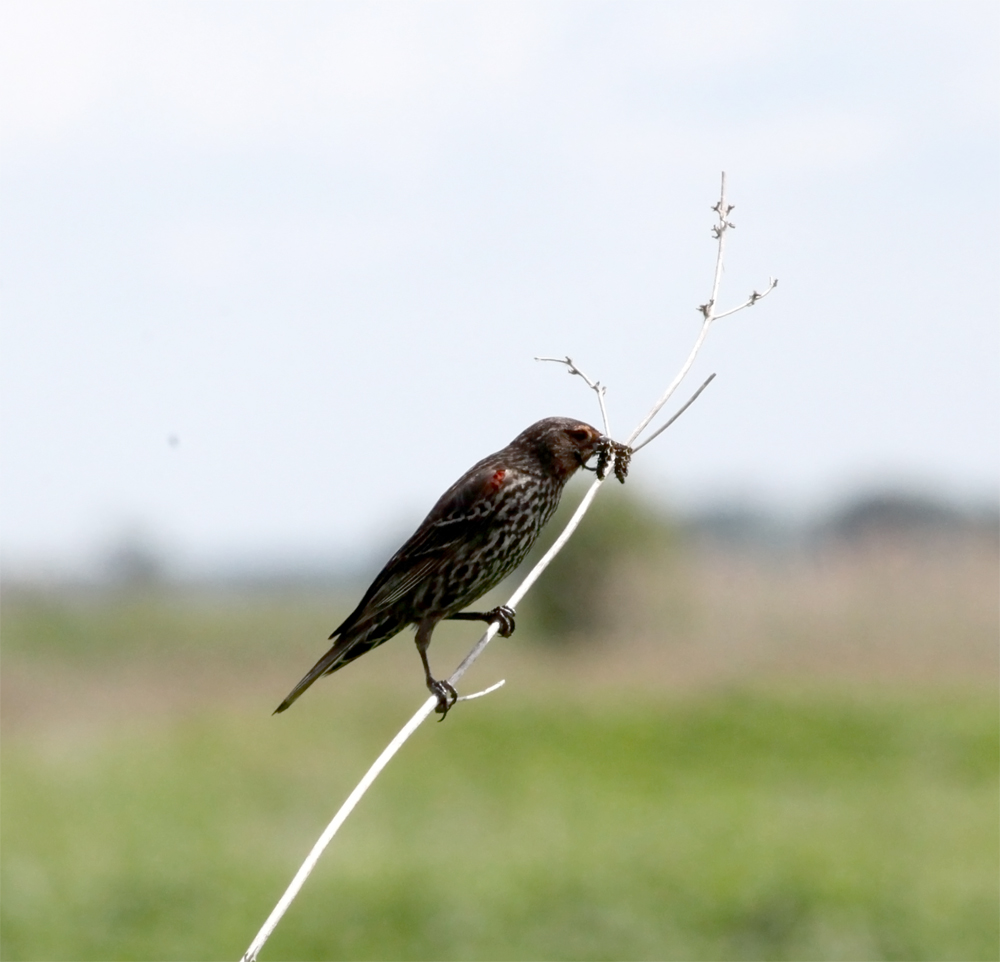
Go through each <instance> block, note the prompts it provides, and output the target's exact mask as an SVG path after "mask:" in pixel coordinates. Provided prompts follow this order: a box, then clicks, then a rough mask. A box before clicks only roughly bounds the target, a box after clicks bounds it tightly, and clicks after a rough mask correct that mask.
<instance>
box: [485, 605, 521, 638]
mask: <svg viewBox="0 0 1000 962" xmlns="http://www.w3.org/2000/svg"><path fill="white" fill-rule="evenodd" d="M485 617H486V620H487V621H488V622H489V623H490V624H493V622H494V621H495V622H497V624H499V625H500V627H499V628H498V629H497V634H498V635H499V636H500V637H501V638H509V637H510V636H511V635H512V634H514V609H513V608H508V607H507V606H506V605H498V606H497V607H496V608H491V609H490V610H489V611H487V612H486V616H485Z"/></svg>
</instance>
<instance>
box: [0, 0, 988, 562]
mask: <svg viewBox="0 0 1000 962" xmlns="http://www.w3.org/2000/svg"><path fill="white" fill-rule="evenodd" d="M998 10H1000V7H998V6H997V5H996V4H995V3H960V2H954V0H949V2H948V3H919V2H908V3H883V2H872V0H866V2H863V3H846V2H838V3H750V2H741V3H707V2H699V3H697V4H689V3H648V4H647V3H629V2H617V3H586V2H573V3H566V4H562V3H530V4H518V3H503V4H493V3H486V2H479V3H474V4H470V3H461V4H449V3H433V4H421V3H417V2H406V3H400V4H394V3H390V4H382V3H362V4H354V3H343V4H341V3H308V2H307V3H299V2H283V3H265V4H257V3H248V2H244V3H212V2H199V3H191V4H188V3H175V2H161V3H131V2H129V3H111V4H103V3H87V2H74V3H67V4H48V3H43V2H37V0H32V2H29V3H12V2H7V3H5V4H4V6H3V12H2V23H0V96H2V108H0V110H2V113H0V127H2V136H3V144H2V150H3V156H2V161H3V163H2V181H0V187H2V211H0V213H2V222H0V225H2V247H0V271H2V274H0V282H2V312H3V352H2V362H0V363H2V368H0V374H2V390H3V411H2V416H3V422H2V431H3V437H2V441H3V448H2V453H3V505H2V507H3V518H2V520H3V539H4V545H3V559H4V563H5V565H6V566H7V568H8V570H27V569H29V568H31V569H33V570H34V569H38V568H39V566H45V565H49V566H56V567H58V566H64V567H65V566H73V565H76V566H80V565H86V564H87V563H89V561H88V559H91V558H93V557H95V555H96V553H98V552H99V551H100V550H102V547H103V546H106V545H107V544H109V543H111V542H113V541H114V539H116V538H118V537H120V536H121V535H122V533H123V532H128V531H138V532H144V533H145V534H146V535H147V536H148V537H149V538H151V539H152V540H153V541H155V542H156V543H158V544H160V545H162V546H163V547H164V548H165V549H167V550H169V551H170V552H172V553H173V556H174V557H175V558H176V559H178V560H179V561H180V562H186V563H190V564H194V565H198V564H208V563H214V562H217V561H221V560H226V559H244V560H246V559H250V558H253V559H266V558H274V559H278V558H290V557H293V556H295V555H296V554H300V553H305V554H313V555H319V554H325V553H331V554H343V553H345V552H351V551H355V550H356V551H358V552H362V551H364V550H366V547H365V546H367V545H369V544H371V543H372V542H374V541H377V540H379V539H382V538H384V537H386V532H387V531H389V530H393V529H395V530H401V529H405V528H407V527H410V526H412V525H413V524H415V523H416V522H417V521H418V520H419V519H420V517H422V516H423V513H424V512H425V511H426V510H427V509H428V508H429V507H430V505H431V504H432V503H433V502H434V500H435V499H436V498H437V496H438V495H439V494H440V492H441V491H443V490H444V489H445V488H446V487H447V486H448V485H449V484H450V483H451V482H452V481H453V480H454V479H455V478H456V477H457V476H458V475H459V474H460V473H461V472H462V471H464V470H465V469H466V468H467V467H468V466H469V465H470V464H471V463H472V462H474V461H476V460H477V459H478V458H480V457H482V456H483V455H485V454H487V453H489V452H490V451H492V450H495V449H497V448H499V447H501V446H502V445H504V444H505V443H506V442H507V441H509V440H510V438H511V437H513V436H514V435H515V434H516V433H518V432H519V431H520V430H521V429H523V428H524V427H526V426H527V425H528V424H530V423H531V422H533V421H535V420H537V419H538V418H540V417H544V416H548V415H553V414H559V415H570V416H574V417H580V418H584V419H587V420H590V421H595V422H596V421H597V420H598V417H599V414H598V411H597V408H596V404H595V402H594V398H593V395H591V394H589V393H588V392H587V391H586V390H585V388H584V387H583V385H582V384H581V383H580V382H579V381H578V380H577V379H574V378H570V377H567V376H566V374H565V373H563V372H562V371H561V370H560V369H558V368H557V367H556V366H554V365H543V364H537V363H536V362H535V361H533V358H534V357H535V355H566V354H570V355H572V356H573V358H574V359H575V360H576V361H577V362H578V363H579V364H580V365H581V366H582V367H583V368H584V369H585V370H586V371H587V372H588V373H589V374H590V375H591V376H592V377H594V378H599V379H600V380H601V381H602V382H604V383H605V384H607V385H608V386H609V391H608V404H609V410H610V415H611V423H612V429H613V433H615V434H616V435H618V436H619V437H623V436H626V435H627V434H628V433H629V431H630V429H631V428H632V426H633V425H634V424H635V423H636V422H637V421H638V419H639V418H640V416H641V415H642V413H643V412H644V410H645V409H646V408H647V407H648V406H649V405H650V403H651V402H652V401H653V400H654V399H655V397H656V396H658V395H659V394H660V393H661V391H662V390H663V388H664V387H665V385H666V384H667V383H668V382H669V381H670V379H671V378H672V377H673V375H674V373H675V371H676V370H677V368H678V366H679V365H680V363H681V361H682V360H683V358H684V356H685V355H686V354H687V351H688V350H689V348H690V346H691V344H692V342H693V339H694V337H695V336H696V334H697V329H698V321H699V315H698V313H697V309H696V308H697V305H698V304H700V303H702V302H703V301H705V300H706V298H707V295H708V289H709V284H710V279H711V271H712V265H713V256H714V249H713V245H712V240H711V236H710V231H709V228H710V226H711V222H712V214H711V212H710V210H709V207H710V206H711V205H712V204H713V203H714V201H715V199H716V196H717V192H718V180H719V172H720V171H721V170H723V169H725V170H726V171H727V174H728V178H729V190H730V195H731V200H732V201H733V202H734V203H735V204H736V209H735V211H734V212H733V217H732V219H733V221H734V222H735V224H736V227H737V229H736V231H735V232H734V233H733V234H732V236H731V240H730V247H729V256H728V263H727V269H726V276H725V287H724V293H723V301H724V302H725V303H735V302H737V301H739V300H741V299H743V298H744V297H745V296H746V295H747V294H749V292H750V291H751V290H752V289H753V288H755V287H757V288H759V287H761V286H762V285H764V284H766V283H767V279H768V277H769V276H772V275H773V276H776V277H778V278H779V279H780V285H779V287H778V288H777V290H776V291H775V292H774V293H773V294H772V295H771V296H770V297H769V298H768V299H767V300H766V301H764V302H762V303H761V304H760V305H758V306H757V307H755V308H754V309H753V310H751V311H747V312H744V313H742V314H740V315H738V316H737V317H734V318H732V319H730V320H726V321H722V322H720V323H719V325H718V326H717V328H716V329H715V330H713V332H712V334H711V337H710V340H709V343H708V345H707V347H706V349H705V351H704V353H703V355H702V356H701V358H700V359H699V361H698V363H697V365H696V368H695V371H694V373H693V375H692V381H691V384H690V386H689V387H686V388H685V389H684V390H685V391H690V390H693V389H694V387H696V386H697V383H698V382H699V381H700V380H701V379H702V378H703V377H704V376H706V375H707V374H708V373H709V372H711V371H715V372H717V373H718V378H717V380H716V382H715V383H714V384H713V385H712V387H711V388H710V389H709V390H708V391H707V392H706V394H705V395H704V396H703V397H702V399H701V400H699V402H698V403H697V404H696V405H695V406H694V407H693V408H692V409H691V410H690V411H689V412H688V413H687V414H686V415H685V416H684V417H683V418H682V419H681V421H680V422H678V424H677V426H676V427H675V428H673V429H671V431H669V432H668V433H667V434H666V435H664V436H663V437H661V439H660V440H659V441H657V442H656V443H655V444H653V445H651V446H650V448H648V449H647V450H645V451H644V452H643V453H642V455H641V456H637V458H636V460H635V463H634V467H633V475H632V478H633V481H634V483H635V484H636V486H637V487H639V486H641V487H642V488H644V489H645V490H647V491H651V492H655V493H657V494H658V495H660V496H661V497H662V498H663V499H664V500H665V501H667V502H668V503H672V504H675V505H678V506H682V507H689V506H692V505H697V504H703V503H705V502H707V501H710V500H712V499H715V498H721V497H726V498H732V497H737V498H744V497H745V498H762V499H765V500H767V501H770V502H771V503H775V504H778V505H782V506H786V507H790V508H794V509H796V510H807V509H810V508H816V507H819V506H822V505H824V504H827V503H831V502H832V501H833V500H834V499H835V498H836V497H838V496H839V495H840V494H842V493H843V492H845V491H848V490H852V489H856V488H857V487H858V486H863V485H872V484H888V483H893V484H905V485H913V486H917V487H920V488H922V489H925V490H932V491H940V492H942V493H944V494H947V495H950V496H956V497H977V498H982V497H991V496H995V492H996V482H997V477H998V467H1000V465H998V461H1000V458H998V438H1000V430H998V428H1000V424H998V411H1000V403H998V402H1000V397H998V394H1000V388H998V384H1000V378H998V363H997V362H998V357H1000V326H998V324H997V321H998V316H997V315H998V308H997V271H996V268H997V265H998V242H997V231H998V226H997V225H998V223H1000V217H998V213H1000V211H998V206H1000V205H998V189H997V169H998V168H997V161H998V123H997V121H998V111H997V98H998V91H1000V76H998V73H1000V71H998V58H997V49H998V47H997V43H998V39H1000V31H998Z"/></svg>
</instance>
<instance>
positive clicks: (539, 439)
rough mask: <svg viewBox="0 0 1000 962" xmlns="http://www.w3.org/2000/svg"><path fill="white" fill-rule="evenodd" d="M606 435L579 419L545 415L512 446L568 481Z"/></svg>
mask: <svg viewBox="0 0 1000 962" xmlns="http://www.w3.org/2000/svg"><path fill="white" fill-rule="evenodd" d="M603 438H604V435H603V434H601V432H600V431H598V430H597V428H595V427H593V426H592V425H590V424H587V423H586V422H584V421H577V420H576V419H575V418H545V419H543V420H541V421H536V422H535V423H534V424H532V425H531V427H530V428H527V429H526V430H524V431H522V432H521V433H520V434H519V435H518V436H517V437H516V438H514V440H513V442H512V443H511V448H514V449H517V450H520V451H522V452H523V453H524V454H526V455H527V456H529V457H531V458H533V459H535V460H536V461H537V462H538V463H540V464H541V465H542V468H543V469H544V470H546V471H547V472H549V473H551V474H554V475H555V476H556V477H558V478H560V479H562V480H564V481H565V480H567V479H568V478H569V477H570V475H572V474H573V473H574V472H575V471H576V469H577V468H581V467H583V466H584V465H585V464H586V462H587V460H588V459H589V458H590V457H591V455H593V453H594V451H595V450H596V449H597V446H598V444H599V443H600V442H601V441H602V440H603Z"/></svg>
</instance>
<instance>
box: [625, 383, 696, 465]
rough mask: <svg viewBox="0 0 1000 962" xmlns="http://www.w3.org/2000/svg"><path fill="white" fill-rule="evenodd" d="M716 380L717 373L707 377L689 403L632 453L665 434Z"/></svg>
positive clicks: (633, 449)
mask: <svg viewBox="0 0 1000 962" xmlns="http://www.w3.org/2000/svg"><path fill="white" fill-rule="evenodd" d="M714 380H715V375H714V374H709V376H708V377H707V378H706V379H705V383H704V384H702V386H701V387H700V388H698V390H697V391H695V392H694V394H692V395H691V397H689V398H688V399H687V403H685V405H684V407H682V408H681V409H680V410H679V411H678V412H677V413H676V414H675V415H674V416H673V417H672V418H670V420H669V421H667V423H666V424H663V425H661V426H660V427H658V428H657V429H656V430H655V431H654V432H653V433H652V434H651V435H650V436H649V437H648V438H646V440H645V441H643V442H642V444H637V445H636V446H635V447H634V448H632V453H633V454H635V452H636V451H641V450H642V449H643V448H644V447H645V446H646V445H647V444H649V442H650V441H652V440H654V439H655V438H658V437H659V436H660V435H661V434H663V432H664V431H666V430H667V428H669V427H670V425H671V424H673V423H674V421H676V420H677V419H678V418H679V417H680V416H681V415H682V414H683V413H684V412H685V411H686V410H687V409H688V408H689V407H691V405H692V404H694V402H695V401H697V400H698V395H699V394H701V392H702V391H704V390H705V388H707V387H708V386H709V384H711V383H712V381H714Z"/></svg>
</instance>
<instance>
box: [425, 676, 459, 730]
mask: <svg viewBox="0 0 1000 962" xmlns="http://www.w3.org/2000/svg"><path fill="white" fill-rule="evenodd" d="M427 688H428V690H429V691H430V693H431V694H432V695H437V700H438V703H437V708H435V709H434V711H436V712H437V713H438V714H439V715H440V716H441V717H440V718H439V719H438V720H439V721H444V720H445V717H446V716H447V715H448V712H449V711H451V709H452V708H453V707H454V706H455V702H457V701H458V692H457V691H455V686H454V685H452V684H451V682H447V681H438V679H436V678H428V679H427Z"/></svg>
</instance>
